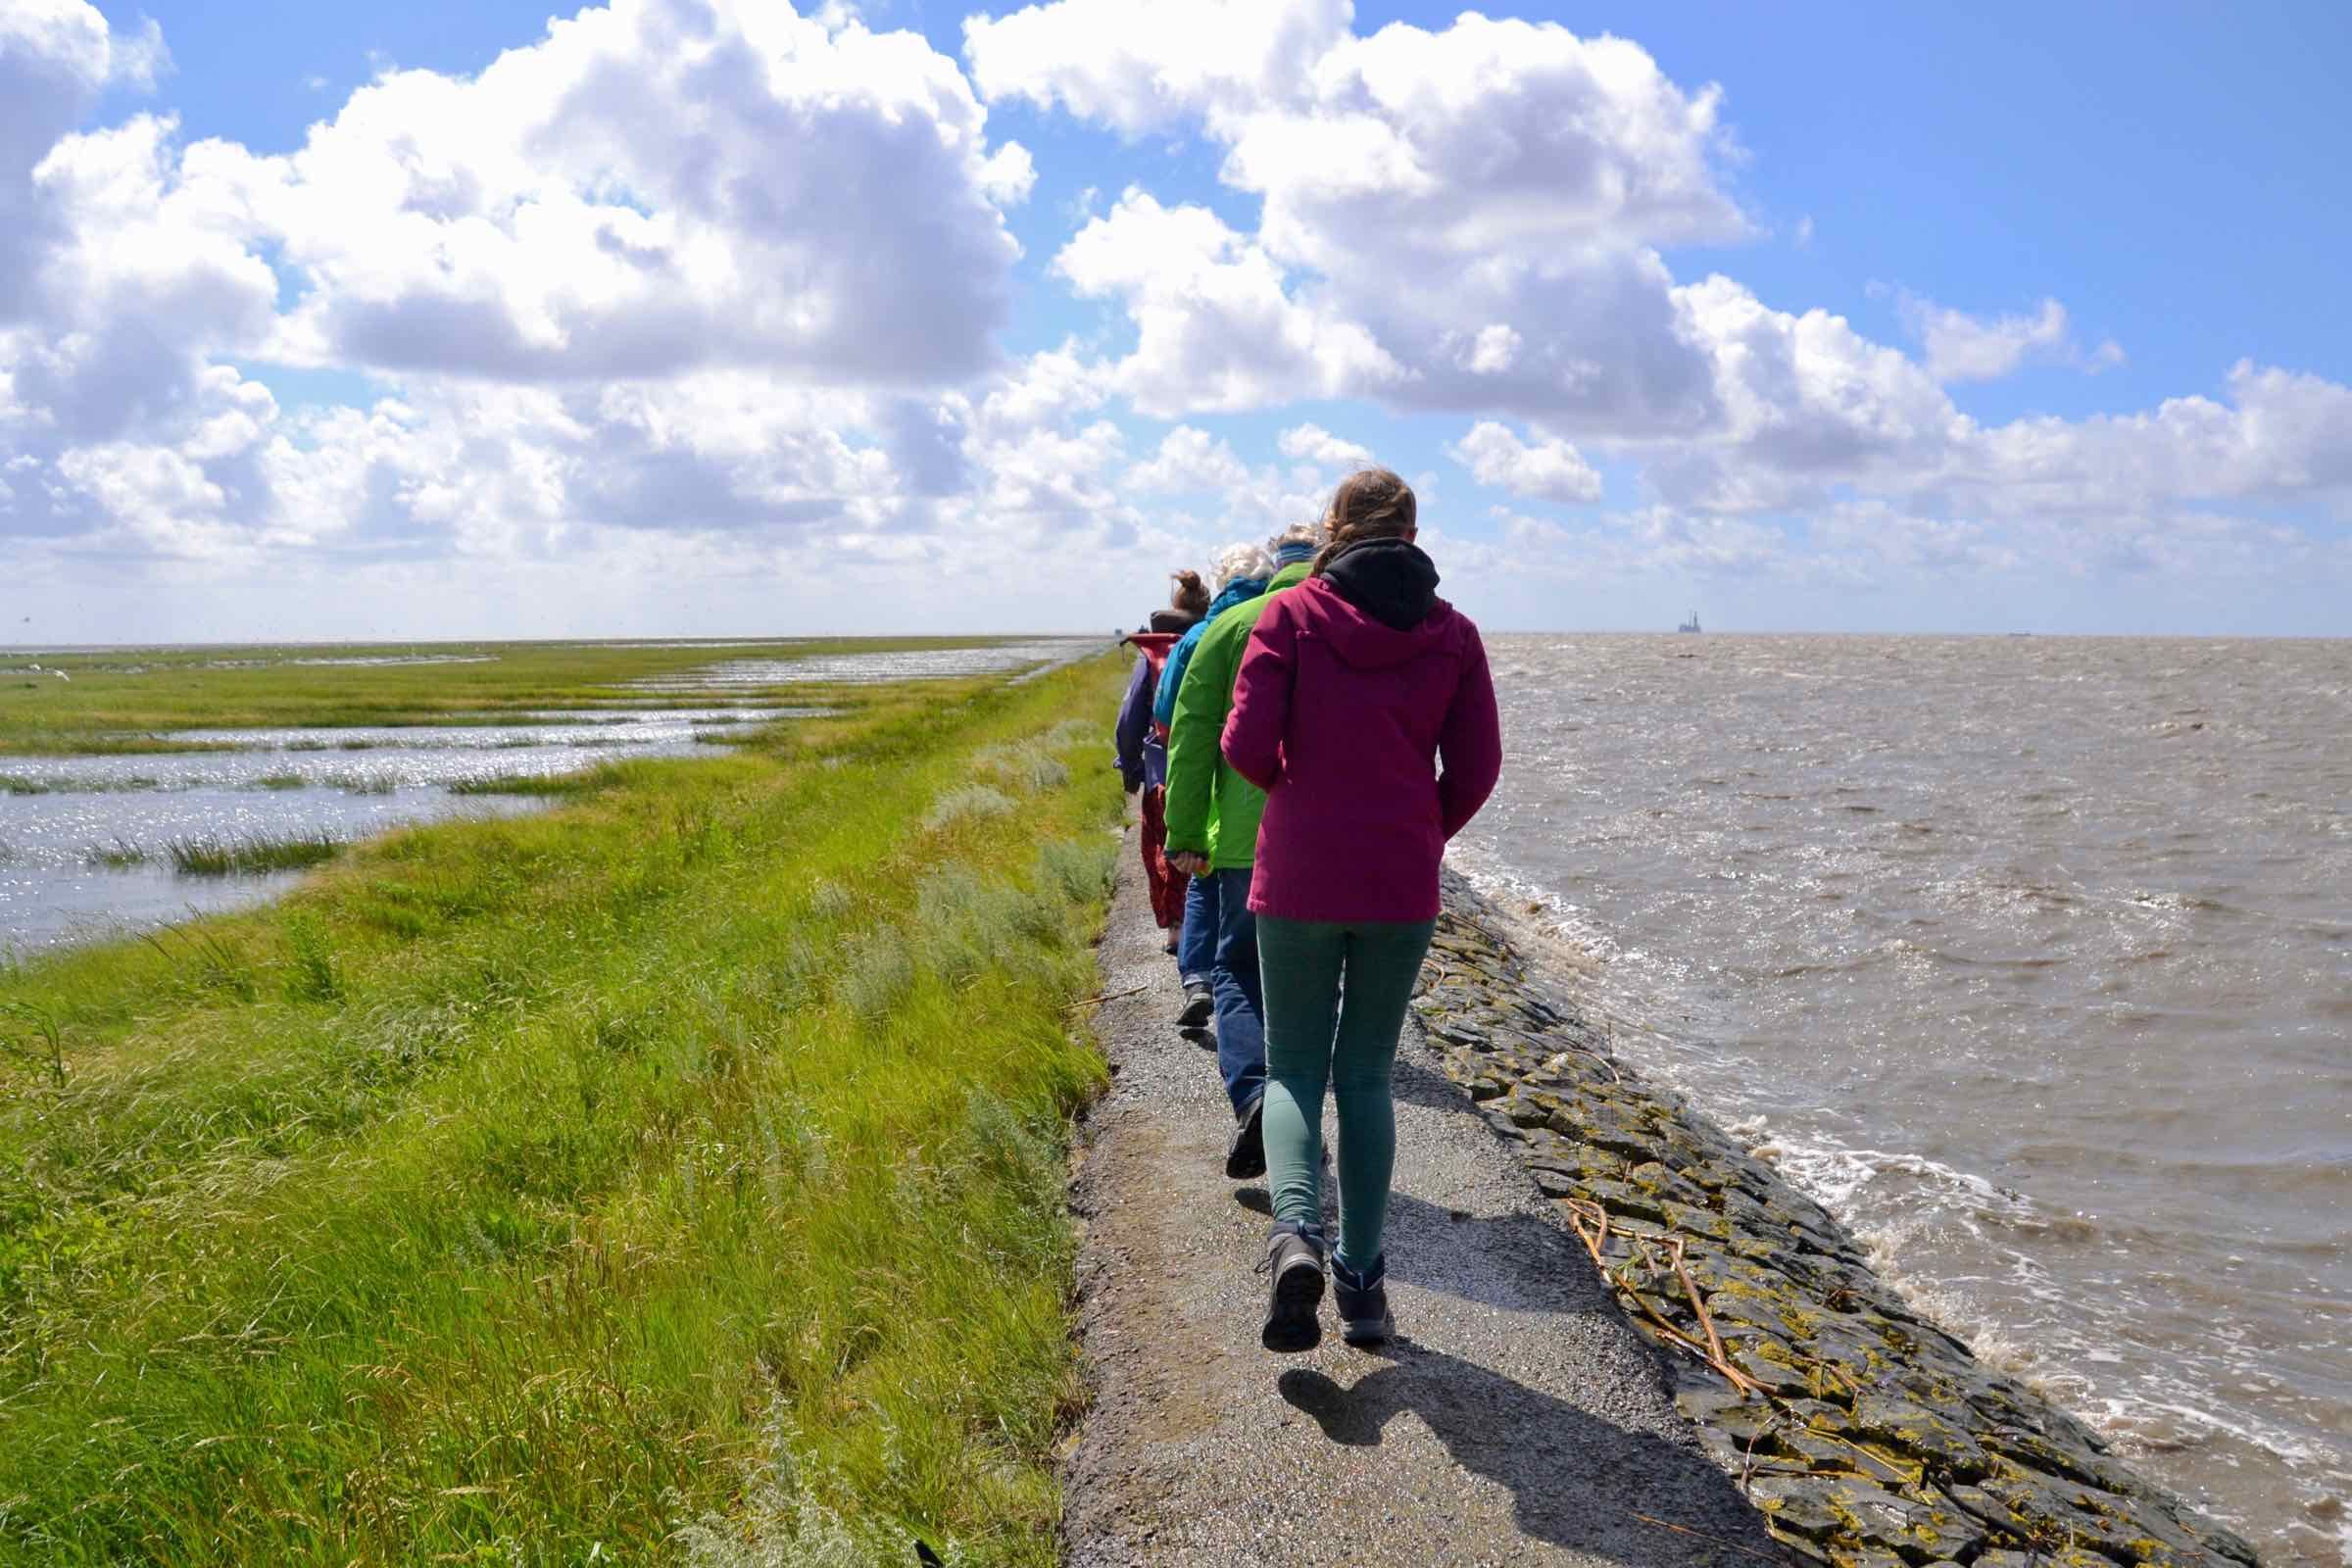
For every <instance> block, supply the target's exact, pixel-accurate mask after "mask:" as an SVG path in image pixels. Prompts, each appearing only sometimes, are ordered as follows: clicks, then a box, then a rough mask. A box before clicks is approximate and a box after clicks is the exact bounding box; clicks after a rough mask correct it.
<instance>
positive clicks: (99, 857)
mask: <svg viewBox="0 0 2352 1568" xmlns="http://www.w3.org/2000/svg"><path fill="white" fill-rule="evenodd" d="M150 858H151V857H150V856H149V855H148V854H147V852H146V851H145V850H143V849H141V848H139V846H137V845H136V844H132V843H130V842H129V841H128V840H126V839H117V840H115V841H114V842H113V843H112V844H93V845H90V846H89V847H88V848H86V849H84V850H83V851H82V852H81V860H82V863H83V864H84V865H93V866H98V867H100V868H102V869H104V870H109V871H127V870H129V869H130V868H131V867H132V866H134V865H145V864H146V863H147V861H148V860H149V859H150Z"/></svg>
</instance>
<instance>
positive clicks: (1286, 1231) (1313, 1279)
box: [1257, 1220, 1323, 1353]
mask: <svg viewBox="0 0 2352 1568" xmlns="http://www.w3.org/2000/svg"><path fill="white" fill-rule="evenodd" d="M1258 1271H1259V1272H1260V1273H1264V1274H1271V1275H1272V1276H1273V1280H1272V1282H1271V1283H1270V1284H1269V1285H1268V1286H1267V1288H1266V1326H1265V1328H1264V1329H1263V1330H1261V1331H1260V1332H1259V1334H1258V1337H1257V1338H1258V1343H1259V1344H1261V1345H1263V1346H1264V1347H1265V1348H1267V1349H1269V1350H1280V1351H1284V1352H1286V1353H1287V1352H1290V1351H1294V1350H1311V1349H1313V1348H1315V1347H1316V1346H1318V1345H1320V1344H1322V1343H1323V1325H1322V1323H1321V1322H1320V1321H1318V1320H1317V1318H1316V1317H1315V1308H1316V1306H1317V1305H1318V1304H1320V1303H1321V1301H1322V1299H1323V1238H1322V1236H1321V1234H1320V1233H1318V1232H1316V1231H1312V1230H1308V1229H1305V1228H1303V1227H1301V1226H1298V1225H1293V1224H1291V1223H1290V1222H1289V1221H1287V1220H1285V1221H1281V1222H1278V1223H1277V1224H1276V1225H1275V1227H1274V1228H1273V1229H1272V1230H1271V1231H1269V1232H1267V1234H1266V1258H1265V1261H1264V1262H1262V1263H1260V1264H1258Z"/></svg>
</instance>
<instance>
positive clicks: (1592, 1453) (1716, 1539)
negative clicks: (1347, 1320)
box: [1276, 1341, 1793, 1568]
mask: <svg viewBox="0 0 2352 1568" xmlns="http://www.w3.org/2000/svg"><path fill="white" fill-rule="evenodd" d="M1389 1353H1390V1355H1391V1356H1392V1357H1393V1359H1391V1361H1390V1362H1389V1364H1388V1365H1386V1366H1383V1367H1381V1368H1379V1369H1378V1370H1377V1371H1374V1372H1372V1373H1370V1374H1368V1375H1366V1376H1365V1377H1362V1378H1359V1379H1358V1380H1357V1381H1356V1382H1355V1384H1354V1385H1353V1386H1352V1387H1345V1388H1344V1387H1342V1386H1341V1385H1340V1384H1339V1383H1337V1382H1335V1381H1333V1379H1331V1378H1330V1377H1329V1376H1327V1375H1326V1374H1324V1373H1322V1372H1318V1371H1314V1370H1312V1369H1309V1368H1293V1369H1292V1370H1290V1371H1287V1372H1285V1373H1283V1374H1282V1376H1281V1377H1280V1378H1279V1379H1278V1380H1277V1384H1276V1386H1277V1388H1278V1389H1279V1390H1280V1392H1281V1394H1282V1397H1283V1398H1284V1399H1285V1400H1286V1401H1288V1402H1289V1403H1290V1404H1291V1405H1292V1406H1293V1407H1294V1408H1296V1409H1299V1410H1300V1411H1302V1412H1304V1413H1305V1414H1306V1415H1308V1416H1311V1417H1312V1418H1313V1419H1314V1421H1315V1423H1316V1425H1318V1426H1320V1427H1321V1428H1322V1429H1323V1435H1324V1436H1325V1437H1327V1438H1329V1439H1330V1440H1331V1441H1332V1442H1334V1443H1340V1444H1346V1445H1347V1446H1350V1447H1377V1446H1379V1445H1380V1442H1381V1434H1382V1430H1383V1429H1384V1428H1385V1427H1386V1426H1387V1425H1388V1423H1389V1420H1390V1418H1391V1417H1393V1416H1395V1415H1397V1413H1398V1412H1399V1411H1410V1412H1412V1413H1413V1414H1414V1415H1417V1416H1419V1417H1420V1418H1421V1420H1422V1421H1423V1422H1424V1423H1426V1424H1427V1425H1428V1427H1429V1429H1430V1431H1431V1432H1433V1433H1435V1434H1436V1435H1437V1437H1438V1439H1439V1441H1440V1442H1442V1443H1444V1444H1445V1445H1446V1451H1447V1452H1448V1453H1449V1454H1451V1455H1452V1457H1453V1460H1454V1462H1455V1463H1456V1464H1458V1465H1460V1466H1461V1467H1462V1468H1463V1469H1465V1470H1468V1471H1471V1472H1473V1473H1474V1474H1477V1475H1481V1476H1485V1477H1487V1478H1488V1479H1489V1480H1492V1481H1496V1482H1499V1483H1501V1484H1502V1485H1504V1486H1506V1487H1508V1488H1510V1489H1511V1495H1512V1499H1513V1510H1512V1511H1513V1516H1514V1518H1515V1519H1516V1520H1517V1522H1518V1525H1519V1528H1520V1529H1521V1531H1523V1532H1524V1533H1525V1534H1527V1535H1528V1536H1530V1537H1532V1538H1534V1539H1536V1540H1539V1541H1544V1542H1548V1543H1550V1544H1554V1545H1558V1546H1563V1547H1569V1548H1573V1549H1576V1550H1582V1551H1593V1552H1598V1553H1601V1554H1604V1555H1606V1556H1607V1557H1609V1558H1610V1559H1611V1560H1612V1561H1614V1562H1619V1563H1623V1564H1626V1565H1628V1568H1734V1565H1740V1568H1753V1565H1754V1564H1756V1563H1758V1562H1765V1563H1780V1564H1789V1563H1791V1562H1792V1561H1793V1559H1792V1558H1790V1557H1789V1554H1788V1553H1787V1552H1786V1551H1784V1550H1783V1549H1782V1548H1781V1546H1780V1545H1778V1544H1776V1543H1775V1542H1774V1541H1773V1540H1772V1539H1771V1537H1770V1536H1768V1535H1766V1534H1765V1531H1764V1523H1763V1519H1762V1518H1761V1516H1760V1515H1758V1514H1757V1513H1756V1512H1755V1510H1754V1509H1753V1508H1752V1507H1750V1506H1749V1504H1748V1503H1747V1501H1746V1500H1745V1499H1744V1498H1742V1497H1741V1496H1740V1493H1739V1489H1738V1488H1737V1487H1736V1486H1734V1484H1733V1482H1732V1479H1731V1477H1729V1476H1727V1475H1725V1474H1724V1473H1723V1471H1721V1470H1720V1469H1718V1468H1716V1466H1715V1465H1714V1464H1712V1463H1710V1462H1709V1461H1708V1460H1707V1458H1706V1456H1705V1455H1703V1454H1701V1453H1699V1452H1696V1451H1695V1450H1693V1449H1691V1448H1686V1447H1684V1446H1681V1445H1680V1444H1675V1443H1670V1442H1667V1441H1666V1440H1665V1439H1663V1438H1660V1437H1657V1436H1655V1435H1653V1434H1650V1433H1645V1432H1631V1431H1628V1430H1626V1429H1625V1428H1623V1427H1620V1426H1616V1425H1613V1424H1611V1423H1610V1422H1607V1421H1604V1420H1602V1419H1600V1418H1599V1417H1597V1416H1594V1415H1593V1414H1591V1413H1590V1412H1588V1411H1585V1410H1581V1409H1578V1408H1577V1407H1576V1406H1575V1405H1572V1404H1569V1403H1567V1402H1565V1401H1564V1400H1561V1399H1557V1398H1554V1397H1551V1396H1550V1395H1548V1394H1544V1393H1541V1392H1539V1391H1538V1390H1535V1389H1531V1388H1529V1387H1528V1386H1527V1385H1525V1384H1523V1383H1520V1382H1517V1381H1516V1380H1514V1379H1511V1378H1507V1377H1504V1376H1502V1375H1501V1374H1499V1373H1497V1372H1494V1371H1490V1370H1489V1369H1488V1368H1486V1367H1483V1366H1479V1365H1478V1364H1476V1363H1475V1362H1471V1361H1465V1360H1463V1359H1462V1358H1460V1357H1459V1356H1454V1355H1448V1354H1446V1352H1445V1351H1443V1350H1435V1349H1431V1348H1428V1347H1426V1346H1421V1345H1416V1344H1413V1343H1412V1342H1410V1341H1397V1342H1396V1343H1394V1344H1392V1345H1391V1346H1390V1347H1389ZM1643 1516H1646V1517H1643ZM1677 1526H1679V1527H1680V1528H1679V1529H1677V1528H1673V1527H1677Z"/></svg>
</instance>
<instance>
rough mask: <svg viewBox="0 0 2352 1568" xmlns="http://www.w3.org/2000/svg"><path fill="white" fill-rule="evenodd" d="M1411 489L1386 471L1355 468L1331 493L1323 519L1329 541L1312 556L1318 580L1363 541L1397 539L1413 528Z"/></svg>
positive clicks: (1415, 510)
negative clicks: (1328, 531) (1332, 565)
mask: <svg viewBox="0 0 2352 1568" xmlns="http://www.w3.org/2000/svg"><path fill="white" fill-rule="evenodd" d="M1417 510H1418V509H1417V508H1416V506H1415V503H1414V501H1413V487H1412V486H1411V485H1409V484H1406V483H1405V482H1404V481H1403V480H1402V479H1400V478H1398V477H1397V475H1396V474H1394V473H1392V472H1390V471H1389V470H1388V469H1386V468H1358V469H1357V470H1356V471H1355V472H1353V473H1351V474H1349V475H1348V477H1347V478H1345V479H1342V480H1341V481H1340V487H1339V489H1337V490H1335V491H1334V492H1332V497H1331V511H1330V513H1329V515H1326V516H1325V518H1324V520H1323V525H1324V527H1326V528H1327V529H1329V530H1330V533H1331V542H1330V543H1329V544H1327V545H1325V546H1324V547H1323V548H1322V549H1321V550H1319V551H1317V552H1316V553H1315V565H1314V571H1315V575H1316V576H1318V577H1320V576H1321V575H1322V574H1323V572H1324V570H1325V569H1326V568H1327V567H1329V566H1330V564H1331V563H1332V561H1333V560H1334V559H1335V558H1336V557H1338V555H1339V554H1340V552H1342V551H1344V550H1346V549H1347V548H1348V546H1349V545H1359V544H1362V543H1363V542H1364V541H1365V540H1367V539H1401V538H1403V537H1404V536H1405V535H1406V534H1408V533H1411V532H1412V531H1413V529H1414V527H1415V526H1416V524H1415V521H1414V518H1415V515H1416V513H1417Z"/></svg>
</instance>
